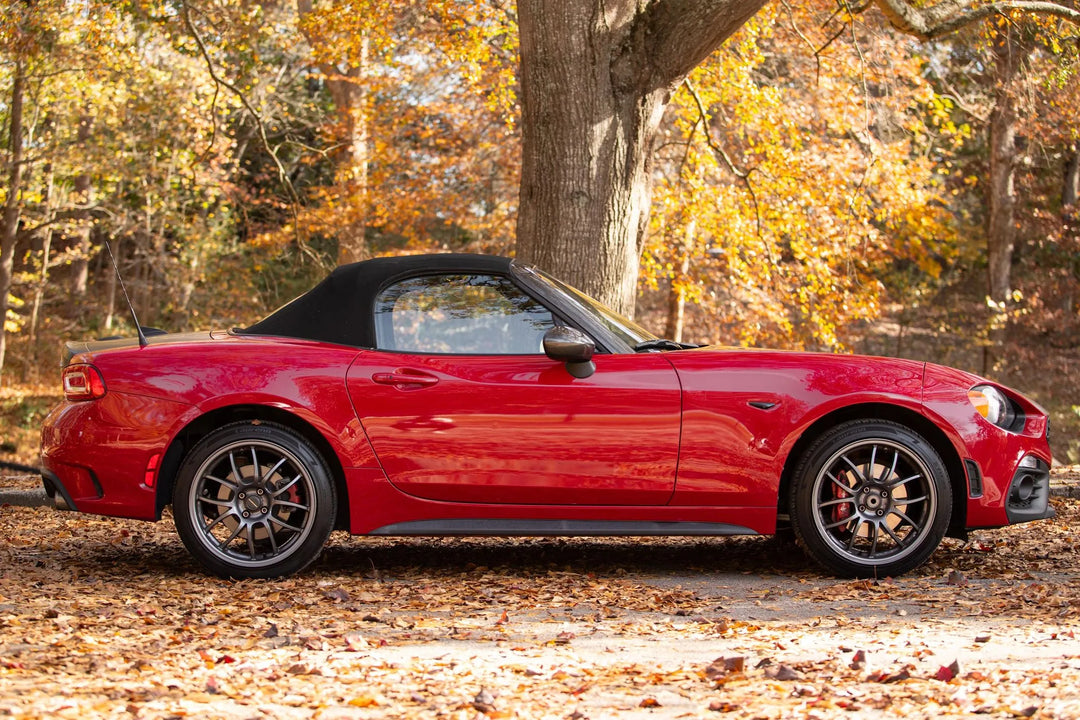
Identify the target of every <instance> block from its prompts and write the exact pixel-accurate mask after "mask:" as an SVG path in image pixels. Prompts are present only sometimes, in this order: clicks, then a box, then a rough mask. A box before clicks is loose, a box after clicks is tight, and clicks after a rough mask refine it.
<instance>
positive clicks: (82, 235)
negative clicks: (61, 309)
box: [71, 113, 94, 297]
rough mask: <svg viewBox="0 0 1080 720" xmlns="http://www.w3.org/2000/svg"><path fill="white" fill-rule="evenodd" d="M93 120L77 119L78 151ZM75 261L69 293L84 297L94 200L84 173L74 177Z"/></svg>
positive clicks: (87, 115)
mask: <svg viewBox="0 0 1080 720" xmlns="http://www.w3.org/2000/svg"><path fill="white" fill-rule="evenodd" d="M92 124H93V120H92V119H91V117H90V114H89V113H86V114H84V115H83V116H82V117H80V118H79V130H78V133H77V134H76V137H75V139H76V142H77V143H78V145H79V148H80V149H85V148H86V146H87V144H88V143H89V141H90V129H91V126H92ZM74 189H75V205H76V208H77V209H76V211H75V213H74V218H75V220H74V223H75V231H74V233H73V234H74V236H75V248H76V253H75V260H74V261H72V263H71V292H72V293H74V294H75V296H76V297H82V296H84V295H86V286H87V282H88V281H89V277H90V254H91V246H90V233H91V230H92V229H93V221H92V220H91V219H90V203H91V202H92V201H93V199H94V188H93V186H92V185H91V182H90V173H89V172H84V173H80V174H79V175H76V176H75V182H74Z"/></svg>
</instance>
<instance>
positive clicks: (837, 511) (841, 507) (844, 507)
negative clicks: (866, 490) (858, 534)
mask: <svg viewBox="0 0 1080 720" xmlns="http://www.w3.org/2000/svg"><path fill="white" fill-rule="evenodd" d="M836 479H837V480H839V481H840V482H842V483H843V484H844V485H845V486H846V485H847V484H848V482H847V471H846V470H845V471H844V472H842V473H840V475H839V476H838V477H837V478H836ZM832 490H833V497H834V498H836V499H837V500H839V499H840V498H846V497H851V493H849V492H845V491H844V490H841V489H840V486H839V485H837V484H836V483H832ZM832 515H833V522H840V521H841V520H847V519H848V518H849V517H851V503H840V504H838V505H833V511H832Z"/></svg>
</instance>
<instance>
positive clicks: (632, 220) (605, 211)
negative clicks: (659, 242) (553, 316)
mask: <svg viewBox="0 0 1080 720" xmlns="http://www.w3.org/2000/svg"><path fill="white" fill-rule="evenodd" d="M1071 2H1072V0H1066V2H1065V3H1058V2H1046V1H1043V0H1033V1H1030V2H1028V1H1025V0H1009V1H1007V2H998V3H994V2H991V3H967V2H964V1H963V0H943V2H940V3H937V4H935V5H931V6H922V5H921V4H914V3H913V4H908V3H907V2H904V0H875V4H876V6H878V7H879V8H880V9H881V10H882V12H883V13H884V14H885V16H886V17H887V18H888V19H889V21H890V22H891V23H892V24H893V25H894V26H895V27H897V28H899V29H901V30H903V31H904V32H907V33H909V34H911V35H913V36H916V37H919V38H923V39H930V38H935V37H940V36H942V35H944V34H947V33H950V32H953V31H955V30H957V29H959V28H961V27H964V26H965V25H967V24H970V23H972V22H975V21H978V20H982V19H985V18H987V17H990V16H992V15H994V14H996V13H999V12H1003V11H1007V10H1014V9H1021V10H1030V11H1034V12H1043V13H1050V14H1054V15H1057V16H1060V17H1064V18H1067V19H1070V20H1072V21H1074V22H1076V21H1080V12H1078V11H1077V10H1076V9H1075V7H1073V6H1072V5H1071ZM764 3H765V0H559V1H558V2H552V1H551V0H519V1H518V23H519V26H520V31H521V94H522V121H521V129H522V178H521V191H520V209H519V215H518V237H517V254H518V256H519V257H521V258H523V259H525V260H528V261H531V262H534V263H536V264H538V265H539V266H541V267H543V268H545V269H548V270H550V271H552V272H554V273H556V274H558V275H560V276H561V277H564V278H566V279H567V280H568V281H569V282H571V283H572V284H574V285H576V286H578V287H580V288H582V289H583V290H585V291H587V292H589V293H591V294H593V295H595V296H596V297H597V298H598V299H600V300H602V301H604V302H606V303H608V304H610V305H611V306H613V307H615V308H617V309H619V310H622V311H624V312H628V313H632V312H633V307H634V297H635V291H636V283H637V275H638V264H639V258H640V254H641V250H642V247H643V241H644V236H645V229H646V227H647V223H648V215H649V201H650V167H649V163H650V159H651V157H652V150H653V141H654V138H655V136H656V132H657V128H658V127H659V124H660V120H661V117H662V115H663V113H664V109H665V108H666V106H667V104H668V102H669V100H670V97H671V94H672V91H673V89H674V88H675V87H676V86H677V85H678V84H679V83H681V82H682V81H683V79H684V78H685V77H686V76H687V75H688V73H689V72H690V71H691V70H693V68H694V67H695V66H697V65H698V64H699V63H701V62H702V61H703V60H704V59H705V58H706V57H708V56H709V55H710V54H711V53H712V52H713V51H714V50H716V48H717V47H719V46H720V44H721V43H722V42H724V40H725V39H727V38H728V37H729V36H730V35H731V34H732V33H734V32H735V31H736V30H738V29H739V28H740V27H741V26H742V25H743V24H744V23H745V22H746V21H747V20H748V19H749V18H750V17H752V16H753V15H754V14H755V13H756V12H757V11H758V10H759V9H760V8H761V7H762V6H763V5H764ZM868 6H869V4H865V5H861V6H860V7H861V8H863V9H865V8H866V7H868ZM838 10H839V11H840V12H851V11H850V10H849V9H848V6H846V5H844V6H843V7H841V8H839V9H838Z"/></svg>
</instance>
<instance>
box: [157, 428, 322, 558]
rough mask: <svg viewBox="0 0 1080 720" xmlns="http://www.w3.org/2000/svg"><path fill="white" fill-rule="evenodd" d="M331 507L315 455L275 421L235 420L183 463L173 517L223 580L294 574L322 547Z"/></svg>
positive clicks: (188, 541) (188, 542)
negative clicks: (224, 578)
mask: <svg viewBox="0 0 1080 720" xmlns="http://www.w3.org/2000/svg"><path fill="white" fill-rule="evenodd" d="M335 512H336V498H335V495H334V484H333V482H332V480H331V477H330V472H329V470H328V469H327V466H326V463H325V461H323V459H322V457H321V455H320V454H319V452H318V451H317V450H316V449H315V448H314V447H313V446H312V445H311V443H309V442H308V441H307V440H306V439H304V438H303V437H302V436H300V435H299V434H297V433H295V432H294V431H292V430H290V429H288V428H286V427H284V426H281V425H276V424H271V423H261V424H255V423H251V422H242V423H235V424H232V425H226V426H225V427H223V428H221V429H219V430H217V431H215V432H213V433H211V434H210V435H208V436H207V437H205V438H203V440H201V441H200V442H199V443H198V444H197V445H195V447H194V448H192V450H191V452H190V453H189V454H188V456H187V458H186V459H185V460H184V463H183V465H182V466H181V468H180V472H179V475H178V477H177V482H176V488H175V491H174V493H173V517H174V520H175V523H176V530H177V532H178V533H179V535H180V538H181V540H183V542H184V545H185V546H186V547H187V549H188V550H189V551H190V552H191V554H192V555H194V556H195V557H196V558H197V559H198V560H199V561H200V562H201V563H202V564H203V565H204V566H205V567H206V568H207V569H208V570H210V571H211V572H213V573H215V574H217V575H221V576H223V577H237V578H248V577H251V578H266V577H278V576H281V575H289V574H291V573H295V572H298V571H300V570H302V569H304V568H305V567H307V566H308V565H309V564H311V563H312V562H313V561H314V560H315V558H317V557H318V556H319V553H320V552H322V548H323V546H324V545H325V544H326V540H327V538H328V537H329V536H330V531H331V530H332V529H333V522H334V516H335Z"/></svg>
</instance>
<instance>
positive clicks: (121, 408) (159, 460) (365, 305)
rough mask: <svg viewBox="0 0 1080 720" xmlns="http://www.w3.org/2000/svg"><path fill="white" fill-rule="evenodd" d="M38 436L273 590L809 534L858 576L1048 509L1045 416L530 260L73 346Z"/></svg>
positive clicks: (976, 380)
mask: <svg viewBox="0 0 1080 720" xmlns="http://www.w3.org/2000/svg"><path fill="white" fill-rule="evenodd" d="M63 384H64V394H65V396H66V399H65V401H64V402H63V403H61V404H60V405H59V406H58V407H57V408H56V409H55V410H53V411H52V413H51V414H50V415H49V417H48V419H47V420H46V422H45V425H44V428H43V430H42V439H41V455H42V463H43V465H44V467H45V470H44V471H43V477H44V479H45V485H46V489H47V491H48V492H49V493H50V495H52V496H53V498H54V500H55V503H56V505H57V506H58V507H61V508H66V509H71V510H77V511H80V512H86V513H97V514H101V515H115V516H120V517H128V518H140V519H145V520H158V519H160V518H161V516H162V511H163V510H164V509H165V507H166V506H169V505H171V506H172V514H173V518H174V521H175V523H176V528H177V531H178V532H179V535H180V537H181V538H182V540H183V542H184V544H185V545H186V546H187V548H188V550H189V551H190V552H191V553H192V554H193V555H194V556H195V557H196V558H198V560H199V561H200V562H202V564H203V565H205V567H206V568H207V569H208V570H210V571H211V572H214V573H217V574H219V575H223V576H231V577H273V576H278V575H284V574H288V573H293V572H297V571H299V570H301V569H303V568H304V567H306V566H307V565H309V564H310V563H311V562H312V561H313V560H315V558H316V557H317V556H318V555H319V553H320V551H321V549H322V547H323V545H324V544H325V543H326V540H327V537H328V535H329V534H330V532H331V531H332V530H334V529H345V530H348V531H349V532H351V533H353V534H357V535H515V536H526V535H598V536H600V535H639V536H648V535H697V536H707V535H732V534H745V533H751V534H769V533H775V532H777V531H778V529H786V528H788V527H790V529H791V530H793V531H794V535H795V537H796V539H797V540H798V542H799V543H800V544H801V545H802V547H803V548H804V549H805V550H806V551H807V553H808V554H809V555H810V556H811V557H813V558H814V559H815V560H817V561H818V562H819V563H821V564H822V565H824V566H825V567H826V568H828V569H829V570H831V571H833V572H835V573H837V574H840V575H846V576H863V577H865V576H881V577H884V576H887V575H896V574H899V573H903V572H905V571H908V570H910V569H912V568H914V567H916V566H918V565H919V564H920V563H922V562H924V561H925V560H926V559H927V558H928V557H929V556H930V554H931V553H932V552H933V551H934V549H935V548H936V547H937V545H938V544H939V542H940V541H941V539H942V537H943V536H944V535H946V534H950V535H954V536H963V534H964V532H965V531H966V530H967V529H970V528H987V527H997V526H1002V525H1007V524H1010V523H1018V522H1025V521H1028V520H1036V519H1039V518H1046V517H1050V516H1052V515H1053V510H1052V509H1050V508H1049V504H1048V499H1049V469H1050V462H1051V455H1050V448H1049V446H1048V444H1047V432H1048V423H1047V416H1046V413H1045V412H1044V411H1043V410H1042V409H1040V408H1039V407H1038V406H1037V405H1035V404H1034V403H1033V402H1031V401H1030V400H1028V399H1026V398H1025V397H1023V396H1022V395H1020V394H1019V393H1016V392H1014V391H1012V390H1009V389H1008V388H1004V387H1001V386H999V385H997V384H995V383H993V382H990V381H988V380H985V379H983V378H980V377H976V376H974V375H970V374H968V373H966V372H961V371H959V370H954V369H950V368H945V367H939V366H936V365H930V364H927V363H921V362H912V361H908V360H897V359H887V358H868V357H856V356H843V355H829V354H814V353H796V352H778V351H768V350H747V349H739V348H726V347H694V346H688V345H682V344H678V343H674V342H672V341H669V340H661V339H658V338H656V337H654V336H653V335H651V334H649V333H648V332H646V331H645V330H642V329H641V328H640V327H638V326H636V325H635V324H634V323H632V322H631V321H629V320H627V319H625V318H623V317H620V316H619V315H617V314H616V313H614V312H612V311H611V310H609V309H607V308H605V307H603V306H601V305H599V304H598V303H596V302H595V301H594V300H592V299H590V298H588V297H586V296H585V295H583V294H581V293H580V292H578V291H577V290H574V289H573V288H571V287H568V286H567V285H565V284H563V283H561V282H559V281H558V280H556V279H554V278H552V277H549V276H548V275H546V274H544V273H543V272H541V271H539V270H537V269H536V268H534V267H531V266H529V265H525V264H522V263H519V262H517V261H513V260H509V259H506V258H497V257H488V256H475V255H428V256H414V257H398V258H381V259H376V260H370V261H367V262H363V263H357V264H354V265H348V266H344V267H341V268H338V269H337V270H335V271H334V272H333V273H331V274H330V275H329V276H328V277H327V278H326V279H325V280H324V281H322V282H321V283H320V284H318V285H317V286H316V287H314V288H313V289H312V290H310V291H309V292H307V293H306V294H304V295H301V296H300V297H298V298H297V299H296V300H294V301H292V302H291V303H289V304H288V305H285V306H284V307H282V308H281V309H280V310H278V311H276V312H275V313H273V314H272V315H270V316H269V317H267V318H265V319H264V320H262V321H260V322H257V323H255V324H254V325H252V326H251V327H248V328H245V329H235V330H230V331H215V332H206V333H195V334H175V335H172V334H160V335H154V336H151V337H149V338H148V339H146V338H141V339H140V340H134V339H132V340H127V339H114V340H102V341H95V342H80V343H69V345H68V347H67V358H66V361H65V364H64V368H63Z"/></svg>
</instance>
